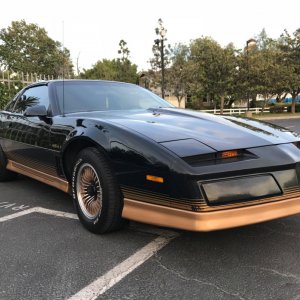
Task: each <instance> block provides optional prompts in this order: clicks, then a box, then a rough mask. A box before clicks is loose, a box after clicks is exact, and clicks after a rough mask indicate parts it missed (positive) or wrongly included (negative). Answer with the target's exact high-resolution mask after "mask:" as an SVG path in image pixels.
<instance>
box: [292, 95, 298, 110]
mask: <svg viewBox="0 0 300 300" xmlns="http://www.w3.org/2000/svg"><path fill="white" fill-rule="evenodd" d="M296 97H297V94H296V93H292V109H291V113H292V114H294V113H295V112H296Z"/></svg>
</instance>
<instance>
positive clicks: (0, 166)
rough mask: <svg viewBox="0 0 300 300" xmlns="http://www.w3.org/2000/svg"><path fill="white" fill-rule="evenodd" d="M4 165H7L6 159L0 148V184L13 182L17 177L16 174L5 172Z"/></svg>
mask: <svg viewBox="0 0 300 300" xmlns="http://www.w3.org/2000/svg"><path fill="white" fill-rule="evenodd" d="M6 164H7V159H6V157H5V155H4V152H3V150H2V148H1V146H0V182H1V181H10V180H14V179H16V178H17V176H18V174H17V173H14V172H11V171H9V170H7V169H6Z"/></svg>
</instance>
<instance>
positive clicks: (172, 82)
mask: <svg viewBox="0 0 300 300" xmlns="http://www.w3.org/2000/svg"><path fill="white" fill-rule="evenodd" d="M188 58H189V47H188V46H186V45H183V44H177V45H175V47H174V48H173V49H172V52H171V58H170V60H171V63H172V65H171V67H170V68H169V69H167V73H166V75H167V89H168V90H170V92H171V93H172V94H174V96H176V98H177V101H178V106H179V107H180V106H181V102H182V100H183V99H184V98H185V96H186V95H187V92H188V89H189V81H188V80H189V67H188Z"/></svg>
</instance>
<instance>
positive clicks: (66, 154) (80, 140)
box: [61, 136, 110, 181]
mask: <svg viewBox="0 0 300 300" xmlns="http://www.w3.org/2000/svg"><path fill="white" fill-rule="evenodd" d="M89 147H92V148H96V149H97V150H99V151H100V152H101V153H102V154H103V155H104V156H105V157H106V158H107V159H108V160H110V158H109V155H108V153H107V150H106V149H105V148H104V147H103V146H101V145H99V143H97V142H96V141H94V140H92V139H91V138H89V137H86V136H81V137H75V138H73V139H72V140H71V141H70V142H69V143H68V144H67V145H66V146H65V147H64V149H63V152H62V155H61V162H62V168H63V173H64V175H65V176H66V178H67V179H68V181H70V179H71V176H72V166H73V165H74V163H75V159H76V157H77V155H78V153H79V152H80V151H81V150H83V149H85V148H89Z"/></svg>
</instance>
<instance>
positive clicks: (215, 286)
mask: <svg viewBox="0 0 300 300" xmlns="http://www.w3.org/2000/svg"><path fill="white" fill-rule="evenodd" d="M155 257H156V258H153V260H154V261H155V262H156V263H157V265H158V266H159V267H160V268H162V269H164V270H165V271H167V272H170V273H172V274H174V275H176V276H177V277H179V278H180V279H182V280H185V281H194V282H197V283H199V284H202V285H207V286H210V287H213V288H214V289H216V290H218V291H220V292H222V293H224V294H226V295H228V296H233V297H236V298H237V299H241V300H247V299H250V298H244V297H243V296H242V295H240V294H239V293H238V292H230V291H227V290H225V289H224V288H222V287H220V286H218V285H216V284H214V283H212V282H208V281H205V280H201V279H197V278H189V277H186V276H184V275H182V274H181V273H180V272H178V271H176V270H173V269H171V268H168V267H167V266H165V265H164V264H163V263H162V262H161V260H160V259H159V257H158V256H157V255H156V256H155Z"/></svg>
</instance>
